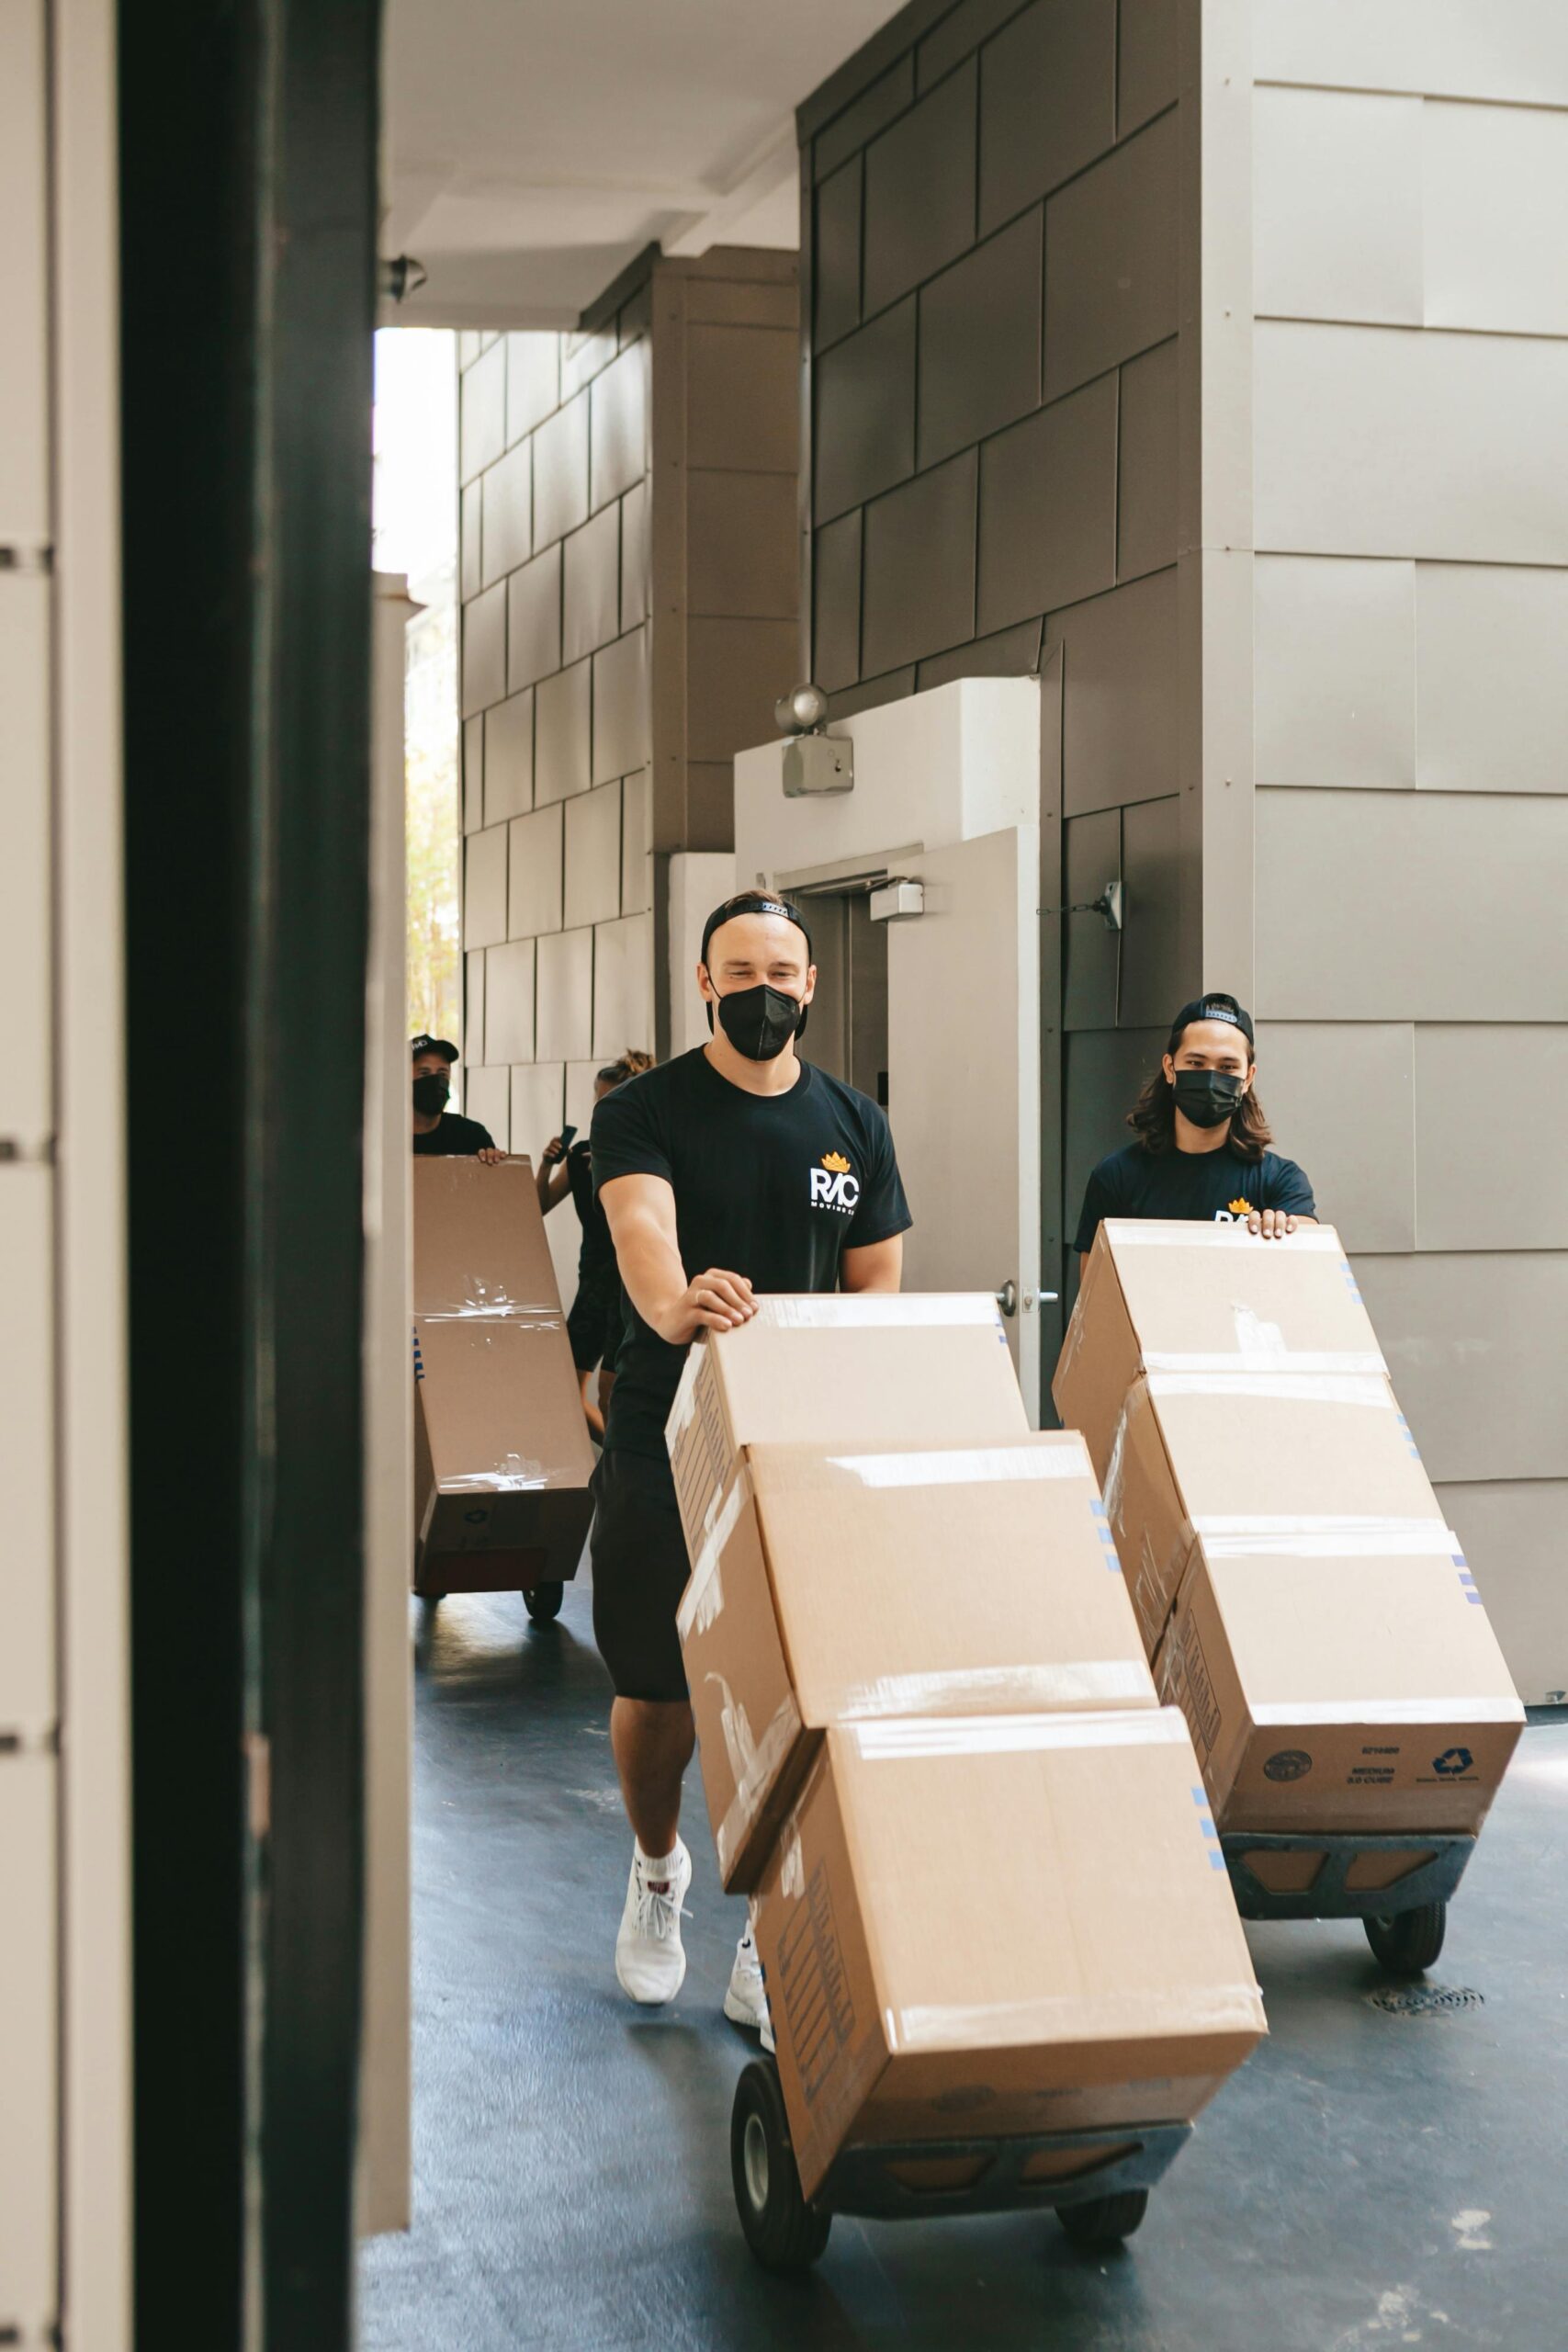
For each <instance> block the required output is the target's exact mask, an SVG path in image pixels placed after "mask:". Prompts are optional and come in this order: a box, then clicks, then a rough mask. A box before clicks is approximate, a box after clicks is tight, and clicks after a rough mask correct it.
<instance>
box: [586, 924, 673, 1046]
mask: <svg viewBox="0 0 1568 2352" xmlns="http://www.w3.org/2000/svg"><path fill="white" fill-rule="evenodd" d="M569 936H570V934H569ZM652 1044H653V917H652V916H651V915H628V916H627V917H626V920H625V922H606V923H601V924H600V926H599V929H598V931H597V932H596V933H594V955H593V1048H592V1049H593V1052H594V1053H595V1054H596V1055H598V1056H600V1057H602V1058H604V1059H605V1060H608V1059H610V1058H612V1057H614V1056H615V1055H616V1054H620V1053H624V1052H625V1051H626V1047H627V1046H638V1047H640V1048H642V1049H643V1050H644V1051H647V1050H649V1048H650V1047H651V1046H652Z"/></svg>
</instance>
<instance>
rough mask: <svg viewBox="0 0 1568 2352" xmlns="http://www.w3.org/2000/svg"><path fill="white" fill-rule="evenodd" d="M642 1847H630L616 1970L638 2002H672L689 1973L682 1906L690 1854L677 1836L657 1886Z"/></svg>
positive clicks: (689, 1880) (689, 1875)
mask: <svg viewBox="0 0 1568 2352" xmlns="http://www.w3.org/2000/svg"><path fill="white" fill-rule="evenodd" d="M657 1867H658V1865H656V1864H651V1863H649V1860H648V1859H647V1857H646V1856H645V1855H644V1853H643V1851H642V1849H641V1848H640V1847H637V1846H634V1847H633V1849H632V1874H631V1878H630V1881H629V1882H628V1883H627V1886H626V1909H625V1910H624V1911H623V1912H622V1914H621V1931H620V1933H619V1935H618V1936H617V1937H616V1938H615V1974H616V1975H617V1976H618V1977H619V1978H620V1981H621V1989H622V1991H623V1992H626V1993H629V1994H630V1995H631V1997H632V1999H633V2000H634V2001H646V2002H650V2003H652V2002H659V2001H672V2000H673V1999H674V1997H675V1996H676V1994H677V1993H678V1992H679V1991H680V1989H681V1986H682V1982H683V1981H684V1978H685V1974H686V1954H685V1951H684V1949H683V1947H682V1942H681V1905H682V1903H683V1902H684V1901H685V1899H686V1889H687V1888H688V1887H689V1886H690V1885H691V1883H692V1858H691V1856H690V1854H688V1853H687V1851H686V1849H685V1846H684V1844H683V1842H682V1839H680V1838H676V1840H675V1850H674V1853H673V1855H672V1856H671V1859H670V1860H669V1861H668V1862H667V1863H666V1864H665V1865H664V1867H665V1869H666V1870H668V1871H669V1876H668V1877H667V1878H664V1877H661V1878H660V1881H659V1883H657V1884H656V1885H650V1884H649V1871H650V1870H652V1869H655V1868H657Z"/></svg>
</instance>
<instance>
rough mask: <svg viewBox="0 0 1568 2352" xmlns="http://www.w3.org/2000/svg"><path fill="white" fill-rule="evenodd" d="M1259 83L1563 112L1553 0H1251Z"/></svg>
mask: <svg viewBox="0 0 1568 2352" xmlns="http://www.w3.org/2000/svg"><path fill="white" fill-rule="evenodd" d="M1252 66H1253V72H1254V73H1255V74H1257V76H1258V80H1259V81H1260V82H1309V83H1323V84H1325V85H1334V86H1336V87H1340V88H1344V87H1348V88H1351V89H1360V90H1428V91H1431V92H1434V93H1438V94H1441V95H1443V96H1452V97H1460V98H1506V99H1511V100H1514V101H1516V102H1518V103H1522V104H1527V105H1528V104H1529V102H1530V101H1532V100H1533V101H1535V102H1536V103H1537V104H1539V105H1542V106H1568V11H1565V10H1564V9H1563V7H1562V0H1501V5H1498V6H1490V7H1488V6H1478V5H1477V0H1252Z"/></svg>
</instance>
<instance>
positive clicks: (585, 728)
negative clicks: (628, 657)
mask: <svg viewBox="0 0 1568 2352" xmlns="http://www.w3.org/2000/svg"><path fill="white" fill-rule="evenodd" d="M599 658H603V657H599ZM591 673H592V662H578V663H577V665H576V667H575V668H574V669H570V670H558V671H557V672H556V674H555V676H554V677H553V678H541V679H540V681H539V684H538V687H537V689H536V693H535V696H534V799H535V801H536V804H537V805H538V806H539V807H541V808H542V807H544V806H545V804H546V803H547V802H548V801H552V800H566V799H569V798H570V796H571V794H572V793H574V792H586V791H587V789H588V787H589V785H590V784H591V783H592V776H591V775H590V772H589V733H590V710H591V707H592V686H591V683H590V680H591Z"/></svg>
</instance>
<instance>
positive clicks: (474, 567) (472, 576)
mask: <svg viewBox="0 0 1568 2352" xmlns="http://www.w3.org/2000/svg"><path fill="white" fill-rule="evenodd" d="M484 494H485V492H484V484H483V482H482V481H471V482H469V484H468V488H467V489H466V490H465V491H464V492H463V494H462V498H461V501H460V503H459V504H458V509H457V522H458V531H457V536H458V539H459V541H460V543H461V553H460V556H459V559H458V564H457V593H458V594H459V595H460V596H462V597H463V598H464V600H465V601H467V599H468V597H469V596H477V595H478V594H479V590H480V589H481V588H482V587H483V586H484V584H485V583H484V570H483V566H482V564H481V561H480V556H481V552H482V548H481V540H480V534H481V530H482V526H483V519H484Z"/></svg>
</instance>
